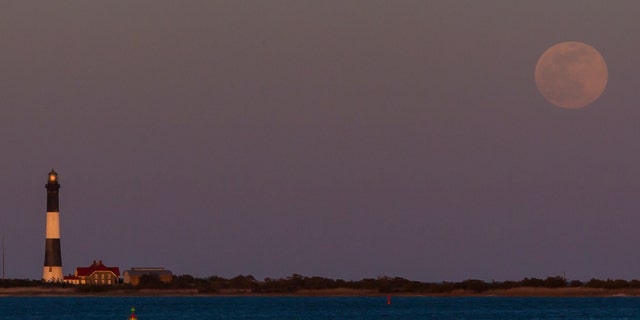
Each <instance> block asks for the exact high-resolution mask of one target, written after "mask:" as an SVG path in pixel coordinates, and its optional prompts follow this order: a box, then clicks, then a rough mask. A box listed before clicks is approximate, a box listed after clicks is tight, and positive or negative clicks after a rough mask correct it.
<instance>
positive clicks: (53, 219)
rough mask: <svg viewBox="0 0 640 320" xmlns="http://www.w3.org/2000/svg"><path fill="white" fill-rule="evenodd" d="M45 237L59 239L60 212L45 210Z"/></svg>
mask: <svg viewBox="0 0 640 320" xmlns="http://www.w3.org/2000/svg"><path fill="white" fill-rule="evenodd" d="M46 234H47V239H60V212H47V230H46Z"/></svg>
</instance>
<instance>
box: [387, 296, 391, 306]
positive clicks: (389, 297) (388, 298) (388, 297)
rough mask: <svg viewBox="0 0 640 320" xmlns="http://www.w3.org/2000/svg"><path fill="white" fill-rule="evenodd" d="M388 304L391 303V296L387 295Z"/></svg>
mask: <svg viewBox="0 0 640 320" xmlns="http://www.w3.org/2000/svg"><path fill="white" fill-rule="evenodd" d="M387 304H391V296H387Z"/></svg>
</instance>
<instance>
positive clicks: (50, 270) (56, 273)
mask: <svg viewBox="0 0 640 320" xmlns="http://www.w3.org/2000/svg"><path fill="white" fill-rule="evenodd" d="M42 281H45V282H62V281H63V276H62V267H54V266H45V267H44V269H43V270H42Z"/></svg>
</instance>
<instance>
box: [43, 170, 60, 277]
mask: <svg viewBox="0 0 640 320" xmlns="http://www.w3.org/2000/svg"><path fill="white" fill-rule="evenodd" d="M45 187H46V188H47V230H46V244H45V251H44V269H43V271H42V280H43V281H47V282H59V281H62V280H63V278H62V277H63V276H62V253H61V252H60V208H59V207H58V190H60V184H59V183H58V174H57V173H56V172H55V171H54V170H53V169H51V172H49V179H48V180H47V184H46V185H45Z"/></svg>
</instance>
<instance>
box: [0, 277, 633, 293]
mask: <svg viewBox="0 0 640 320" xmlns="http://www.w3.org/2000/svg"><path fill="white" fill-rule="evenodd" d="M42 286H61V287H77V290H78V291H80V292H103V291H109V290H114V289H115V290H117V289H130V290H141V289H160V290H161V289H191V290H195V291H197V292H199V293H210V294H215V293H233V292H238V293H253V294H294V293H296V292H298V291H302V290H305V291H313V290H327V289H354V290H364V291H369V292H377V293H381V294H393V293H414V294H446V293H451V292H454V291H460V290H463V291H465V292H474V293H482V292H485V291H489V290H496V289H512V288H520V287H534V288H568V287H574V288H579V287H584V288H602V289H625V288H640V280H631V281H627V280H622V279H615V280H613V279H606V280H600V279H591V280H589V281H586V282H582V281H578V280H573V281H568V280H566V279H565V278H564V277H559V276H556V277H547V278H546V279H538V278H524V279H522V280H520V281H490V282H486V281H483V280H477V279H468V280H464V281H460V282H448V281H444V282H421V281H413V280H408V279H405V278H401V277H379V278H376V279H373V278H365V279H362V280H355V281H354V280H342V279H337V280H336V279H329V278H323V277H307V276H302V275H299V274H293V275H292V276H289V277H285V278H278V279H272V278H266V279H264V280H262V281H260V280H256V279H255V278H254V277H253V276H251V275H239V276H236V277H234V278H231V279H227V278H223V277H219V276H211V277H206V278H197V277H193V276H191V275H178V276H174V277H173V281H171V282H170V283H165V282H162V281H160V278H159V277H158V276H156V275H143V276H142V277H141V278H140V283H139V285H137V286H131V285H127V284H119V285H116V286H106V285H105V286H98V285H80V286H75V285H70V284H64V283H43V282H42V281H40V280H27V279H7V280H0V287H4V288H8V287H42Z"/></svg>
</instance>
